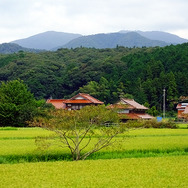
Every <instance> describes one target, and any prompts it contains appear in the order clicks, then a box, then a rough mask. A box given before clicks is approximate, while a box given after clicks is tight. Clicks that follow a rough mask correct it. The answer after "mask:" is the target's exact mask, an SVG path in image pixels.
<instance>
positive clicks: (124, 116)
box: [108, 98, 154, 121]
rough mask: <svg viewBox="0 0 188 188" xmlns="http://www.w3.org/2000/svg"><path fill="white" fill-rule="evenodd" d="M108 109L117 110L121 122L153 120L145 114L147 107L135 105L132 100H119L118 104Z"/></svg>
mask: <svg viewBox="0 0 188 188" xmlns="http://www.w3.org/2000/svg"><path fill="white" fill-rule="evenodd" d="M108 108H117V110H118V114H119V116H120V119H121V120H122V121H127V120H137V119H145V120H149V119H152V118H154V117H153V116H151V115H149V114H147V113H146V110H148V108H147V107H145V106H143V105H141V104H139V103H137V102H136V101H135V100H133V99H125V98H121V99H120V101H119V102H117V103H115V104H112V105H110V106H109V107H108Z"/></svg>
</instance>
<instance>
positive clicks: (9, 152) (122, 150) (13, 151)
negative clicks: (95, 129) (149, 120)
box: [0, 128, 188, 163]
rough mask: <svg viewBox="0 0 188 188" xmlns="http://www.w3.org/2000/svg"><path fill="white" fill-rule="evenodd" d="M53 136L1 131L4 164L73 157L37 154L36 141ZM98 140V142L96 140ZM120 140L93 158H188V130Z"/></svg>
mask: <svg viewBox="0 0 188 188" xmlns="http://www.w3.org/2000/svg"><path fill="white" fill-rule="evenodd" d="M50 134H51V133H50V132H49V131H45V130H43V129H40V128H20V129H15V130H3V129H2V130H0V145H1V147H0V163H4V162H10V161H12V162H16V161H17V162H19V161H37V160H38V161H41V160H42V161H44V160H50V159H52V160H53V158H54V157H55V158H54V160H56V159H57V158H58V159H64V158H67V157H69V156H68V152H69V151H68V150H62V149H61V148H59V147H51V148H49V149H48V150H47V151H42V152H41V151H38V150H37V147H36V145H35V137H36V136H46V135H50ZM95 139H97V138H93V140H95ZM116 140H117V141H119V142H117V144H116V145H113V146H109V147H108V148H104V149H103V150H101V151H99V152H98V153H96V154H94V155H93V156H91V157H90V158H91V159H111V158H125V157H148V156H163V155H187V154H188V129H138V130H131V131H129V132H127V133H125V134H124V135H120V136H118V137H117V138H116ZM87 149H89V148H87ZM87 149H86V150H87ZM86 150H85V151H86ZM41 155H43V156H41ZM45 155H46V156H45ZM32 158H33V159H32Z"/></svg>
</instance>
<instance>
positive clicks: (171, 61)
mask: <svg viewBox="0 0 188 188" xmlns="http://www.w3.org/2000/svg"><path fill="white" fill-rule="evenodd" d="M187 62H188V44H187V43H185V44H181V45H170V46H166V47H154V48H146V47H143V48H125V47H121V46H117V47H116V48H114V49H95V48H83V47H80V48H75V49H64V48H63V49H59V50H57V51H55V52H40V53H37V54H36V53H29V52H23V51H20V52H19V53H15V54H9V55H0V81H9V80H15V79H18V78H19V79H21V80H23V81H24V83H26V84H27V85H28V89H29V90H30V91H31V93H33V94H34V97H35V98H36V99H47V98H49V97H53V98H70V97H71V96H73V95H75V93H78V92H86V93H89V94H91V95H92V96H94V97H96V98H98V99H99V100H102V101H104V102H105V104H109V103H114V102H116V101H117V100H118V99H119V97H121V96H123V97H132V98H134V99H135V100H136V101H138V102H139V103H141V104H145V105H147V106H148V107H150V108H152V107H154V108H155V109H156V110H157V111H160V110H161V109H162V95H163V89H164V88H165V89H166V103H167V110H169V111H173V110H174V109H175V105H176V103H177V102H178V99H179V97H180V96H187V93H188V64H187Z"/></svg>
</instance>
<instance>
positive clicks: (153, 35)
mask: <svg viewBox="0 0 188 188" xmlns="http://www.w3.org/2000/svg"><path fill="white" fill-rule="evenodd" d="M119 32H120V33H128V32H132V31H128V30H122V31H119ZM134 32H137V33H138V34H140V35H142V36H143V37H146V38H148V39H151V40H160V41H164V42H166V43H170V44H182V43H186V42H188V40H187V39H184V38H181V37H179V36H177V35H174V34H171V33H167V32H163V31H134Z"/></svg>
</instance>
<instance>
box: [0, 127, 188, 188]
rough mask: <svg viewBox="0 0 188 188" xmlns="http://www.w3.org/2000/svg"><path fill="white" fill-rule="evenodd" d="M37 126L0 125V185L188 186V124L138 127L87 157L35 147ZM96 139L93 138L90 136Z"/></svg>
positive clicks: (40, 132) (47, 133)
mask: <svg viewBox="0 0 188 188" xmlns="http://www.w3.org/2000/svg"><path fill="white" fill-rule="evenodd" d="M50 134H51V132H48V131H46V130H43V129H40V128H11V127H10V128H0V146H1V147H0V177H1V178H0V187H1V188H5V187H6V188H7V187H8V188H9V187H11V188H12V187H18V188H20V187H185V188H186V187H188V129H187V127H186V126H185V125H183V126H181V125H180V128H179V129H137V130H131V131H129V132H127V133H125V134H124V135H120V136H118V137H117V138H116V140H117V141H118V142H117V144H115V145H113V146H111V147H108V148H104V149H103V150H101V151H99V152H97V153H95V154H94V155H92V156H90V157H89V158H88V159H87V160H85V161H77V162H75V161H70V159H69V153H68V150H61V149H60V148H58V147H52V148H50V149H48V150H47V151H45V152H41V151H38V150H37V147H36V145H35V137H36V136H47V135H50ZM93 139H96V138H93Z"/></svg>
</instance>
